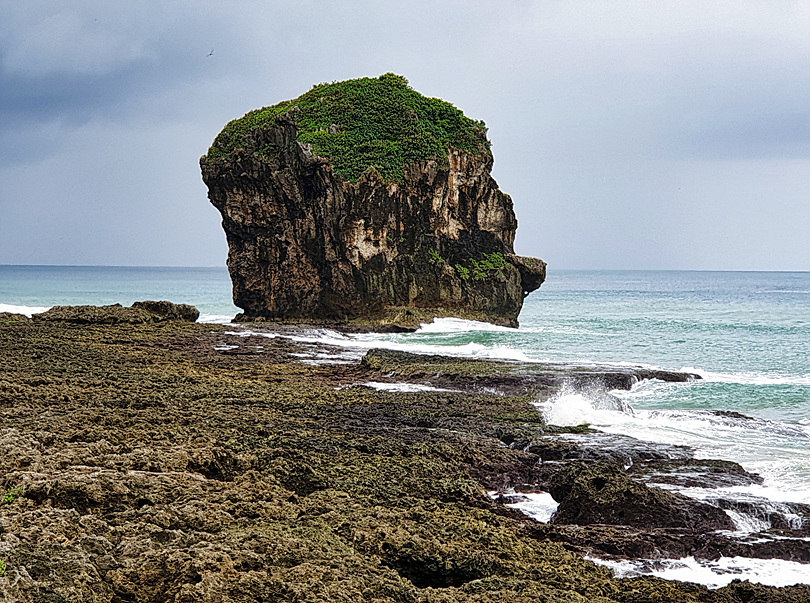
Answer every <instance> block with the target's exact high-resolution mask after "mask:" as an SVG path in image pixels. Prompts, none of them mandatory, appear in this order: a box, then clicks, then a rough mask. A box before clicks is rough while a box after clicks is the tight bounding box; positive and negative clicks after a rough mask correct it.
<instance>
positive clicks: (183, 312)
mask: <svg viewBox="0 0 810 603" xmlns="http://www.w3.org/2000/svg"><path fill="white" fill-rule="evenodd" d="M199 316H200V313H199V311H198V310H197V308H195V307H194V306H189V305H188V304H173V303H171V302H167V301H142V302H135V303H134V304H132V306H130V307H124V306H122V305H121V304H111V305H108V306H54V307H53V308H51V309H50V310H48V311H47V312H42V313H41V314H34V315H33V317H32V319H33V320H35V321H56V322H69V323H75V324H103V325H115V324H133V325H137V324H144V323H151V322H162V321H164V320H182V321H187V322H195V321H196V320H197V318H199Z"/></svg>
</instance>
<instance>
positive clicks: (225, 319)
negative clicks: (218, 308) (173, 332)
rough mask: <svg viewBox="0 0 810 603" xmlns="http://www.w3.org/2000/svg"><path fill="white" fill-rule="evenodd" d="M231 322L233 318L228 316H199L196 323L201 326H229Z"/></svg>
mask: <svg viewBox="0 0 810 603" xmlns="http://www.w3.org/2000/svg"><path fill="white" fill-rule="evenodd" d="M232 320H233V316H232V315H230V314H227V315H226V314H200V317H199V318H198V319H197V322H199V323H202V324H220V325H227V324H231V321H232Z"/></svg>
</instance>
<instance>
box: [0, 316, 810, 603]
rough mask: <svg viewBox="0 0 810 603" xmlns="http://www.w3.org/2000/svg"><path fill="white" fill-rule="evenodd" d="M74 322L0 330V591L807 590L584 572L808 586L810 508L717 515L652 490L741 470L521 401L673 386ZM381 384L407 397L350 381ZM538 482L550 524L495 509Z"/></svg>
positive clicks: (81, 594) (174, 328)
mask: <svg viewBox="0 0 810 603" xmlns="http://www.w3.org/2000/svg"><path fill="white" fill-rule="evenodd" d="M130 310H131V311H130ZM136 315H137V317H136ZM77 316H87V313H86V312H79V313H78V314H77V313H76V312H71V311H68V310H61V311H59V312H54V313H53V314H52V315H51V316H50V317H46V316H45V315H41V316H40V317H39V318H38V320H29V319H26V318H25V317H22V316H19V315H2V316H0V413H2V415H1V416H2V424H0V457H1V458H2V467H3V472H2V478H1V479H0V490H2V492H0V500H1V501H2V502H0V560H2V563H3V568H2V572H0V573H2V574H3V575H2V576H0V594H2V599H3V600H4V601H25V602H28V601H31V602H39V601H48V602H60V601H93V602H102V601H103V602H110V603H124V602H136V601H137V602H141V601H143V602H146V601H177V602H208V601H211V602H213V601H222V602H237V601H238V602H253V601H408V602H417V601H419V602H421V601H425V602H428V601H430V602H433V601H586V600H589V601H593V602H596V603H600V602H601V603H607V602H627V603H630V602H642V601H686V602H689V601H701V602H704V601H705V602H718V603H719V602H724V603H725V602H728V603H734V602H779V601H808V600H810V586H808V585H799V586H793V587H785V588H773V587H766V586H760V585H756V584H751V583H748V582H740V581H735V582H732V583H731V584H730V585H729V586H727V587H724V588H719V589H715V590H709V589H707V588H705V587H702V586H697V585H693V584H688V583H680V582H668V581H665V580H661V579H658V578H652V577H636V578H623V579H616V578H614V577H613V574H612V572H611V571H610V570H608V569H607V568H605V567H600V566H598V565H595V564H593V563H591V562H590V561H588V560H586V559H584V556H585V555H589V556H592V557H599V558H603V559H650V558H659V559H678V558H681V557H684V556H694V557H696V558H703V559H716V558H718V557H720V556H740V557H753V558H774V559H785V560H791V561H797V562H801V563H808V572H810V542H809V541H808V539H807V538H808V536H809V535H810V533H809V531H808V526H810V509H806V508H804V507H803V506H801V505H794V506H792V507H790V508H789V509H781V510H780V509H776V510H773V511H772V512H771V516H769V517H768V518H767V522H764V523H763V525H765V523H767V525H768V526H769V527H768V528H767V529H766V530H764V531H762V532H750V533H748V534H740V533H739V530H736V528H735V525H734V523H733V522H732V521H731V519H730V515H729V514H728V513H726V512H725V510H728V509H730V505H733V504H736V505H738V506H737V507H736V508H734V509H731V510H733V511H736V512H738V513H745V512H746V509H743V508H739V506H740V503H739V502H734V501H724V500H723V499H722V498H721V497H718V498H717V499H716V500H706V501H697V500H694V499H690V498H687V497H685V496H682V495H680V494H678V493H676V492H673V491H672V487H674V486H683V485H692V486H699V487H703V488H711V487H717V486H718V485H730V484H737V485H745V484H750V483H756V481H757V480H759V479H760V478H759V476H756V475H752V474H750V473H747V472H745V471H744V470H743V469H742V467H740V466H739V465H737V464H735V463H731V462H728V461H720V460H718V461H708V460H702V459H695V458H694V457H693V456H692V454H691V452H690V451H689V450H688V449H685V448H680V447H667V446H657V445H651V444H649V443H645V442H639V441H636V440H633V439H632V438H626V437H625V438H623V437H617V436H610V435H608V434H601V433H598V432H592V431H591V430H587V429H582V428H568V429H566V428H554V427H551V426H549V425H546V424H544V423H543V421H542V419H541V416H540V414H539V413H538V412H537V409H536V408H535V407H534V406H533V403H534V402H536V401H537V400H538V399H539V400H542V399H545V398H548V397H549V396H551V395H553V394H554V393H555V392H557V391H558V390H559V388H560V387H561V386H562V385H563V384H568V385H569V386H575V387H580V388H598V387H602V389H603V390H604V389H606V388H607V389H615V388H623V387H630V386H631V385H632V384H633V383H634V382H635V381H637V380H639V379H646V378H657V379H664V380H667V379H669V380H683V379H689V378H694V376H690V375H688V374H685V373H664V372H659V373H655V374H650V373H645V372H644V371H642V370H641V369H632V368H626V367H621V368H616V369H615V370H612V369H611V370H607V369H605V370H602V369H600V370H595V369H593V368H592V367H590V368H589V367H575V366H556V365H537V366H534V365H533V366H527V365H522V364H520V363H508V362H495V361H475V360H461V359H458V358H447V357H440V356H414V355H410V354H403V353H398V352H390V351H384V350H372V351H370V352H368V353H367V354H365V355H364V356H363V357H362V359H358V360H351V359H349V360H345V359H344V360H342V363H340V364H338V363H335V362H333V361H329V360H330V359H329V358H319V356H318V354H322V353H323V350H319V349H317V346H314V344H305V343H297V342H295V341H292V340H291V339H289V338H288V337H284V336H281V335H279V336H276V337H267V336H258V335H253V336H250V335H247V334H246V333H244V332H243V333H241V334H237V333H236V330H235V327H233V326H225V325H205V324H197V323H194V322H189V320H193V318H192V315H191V313H189V312H188V310H187V309H183V311H182V312H181V311H178V312H174V311H173V310H172V309H171V308H169V307H162V306H141V307H138V308H134V307H133V309H120V308H119V309H110V310H106V311H103V312H101V313H100V314H99V313H98V312H95V315H94V316H95V317H94V318H93V319H92V320H78V319H77ZM110 316H115V317H116V318H115V319H109V317H110ZM104 317H107V318H104ZM128 317H129V318H128ZM130 318H132V319H131V320H130ZM136 318H137V319H136ZM265 328H266V327H265ZM282 334H283V333H282ZM327 356H328V354H327ZM316 360H318V361H316ZM323 360H326V362H322V361H323ZM401 382H407V383H410V384H414V385H421V386H423V388H424V389H422V390H421V391H413V392H399V391H382V390H380V389H375V388H373V387H369V386H368V385H367V384H369V383H375V384H380V383H382V384H386V383H387V384H393V383H401ZM604 403H605V404H612V403H617V402H616V401H615V400H611V397H610V396H609V394H605V400H604ZM657 486H663V488H661V487H657ZM493 491H494V492H500V496H495V497H494V498H493V496H491V495H489V494H488V492H493ZM539 491H547V492H551V494H552V495H553V496H554V498H555V499H556V500H557V502H558V503H559V507H558V510H557V514H556V515H555V517H554V519H553V520H552V521H551V523H548V524H542V523H537V522H535V521H533V520H531V519H529V518H528V517H526V516H525V515H523V514H522V513H520V512H519V511H516V510H514V509H512V508H510V507H507V506H506V505H505V503H510V502H514V500H515V497H517V496H519V494H518V493H519V492H526V493H530V492H539ZM747 511H749V512H758V511H757V510H752V509H748V510H747ZM796 517H799V518H801V519H803V520H804V521H796Z"/></svg>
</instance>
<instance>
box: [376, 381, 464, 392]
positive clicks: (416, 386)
mask: <svg viewBox="0 0 810 603" xmlns="http://www.w3.org/2000/svg"><path fill="white" fill-rule="evenodd" d="M360 385H365V386H366V387H371V388H373V389H376V390H378V391H385V392H405V393H413V392H455V391H458V390H454V389H443V388H440V387H433V386H431V385H422V384H420V383H382V382H380V381H367V382H365V383H361V384H360Z"/></svg>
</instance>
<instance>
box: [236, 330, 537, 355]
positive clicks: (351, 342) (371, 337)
mask: <svg viewBox="0 0 810 603" xmlns="http://www.w3.org/2000/svg"><path fill="white" fill-rule="evenodd" d="M231 334H233V335H239V336H241V337H250V336H259V337H286V338H288V339H291V340H292V341H298V342H300V343H314V344H320V345H328V346H337V347H342V348H349V349H354V350H370V349H373V348H382V349H386V350H394V351H400V352H411V353H414V354H438V355H445V356H461V357H466V358H487V359H493V360H519V361H522V362H537V361H536V360H534V361H533V360H532V359H530V358H528V357H527V356H526V354H525V353H524V352H522V351H520V350H516V349H514V348H510V347H508V346H504V345H497V344H496V345H493V346H485V345H482V344H480V343H475V342H470V343H468V344H465V345H455V346H447V345H434V344H425V343H417V342H414V343H411V342H407V341H399V340H394V339H387V338H384V337H381V336H380V335H379V334H356V333H350V334H347V333H339V332H337V331H333V330H331V329H313V330H310V331H301V332H299V333H295V334H285V333H264V332H261V331H251V330H245V331H239V332H233V333H231Z"/></svg>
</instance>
